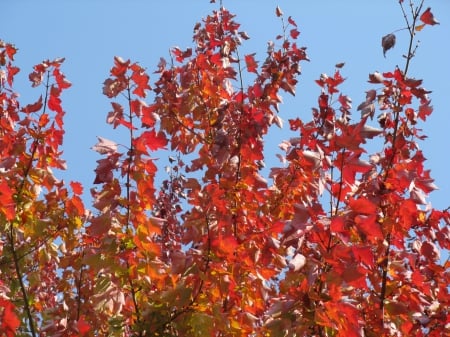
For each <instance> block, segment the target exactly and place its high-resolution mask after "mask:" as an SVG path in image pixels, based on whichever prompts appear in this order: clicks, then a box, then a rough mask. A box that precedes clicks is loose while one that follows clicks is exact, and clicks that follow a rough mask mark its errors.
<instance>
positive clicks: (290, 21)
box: [288, 16, 297, 27]
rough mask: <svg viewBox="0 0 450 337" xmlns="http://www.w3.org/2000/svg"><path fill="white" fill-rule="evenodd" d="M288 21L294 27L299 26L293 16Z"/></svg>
mask: <svg viewBox="0 0 450 337" xmlns="http://www.w3.org/2000/svg"><path fill="white" fill-rule="evenodd" d="M288 22H289V23H290V24H291V25H293V26H294V27H297V24H296V23H295V21H294V19H292V17H291V16H290V17H288Z"/></svg>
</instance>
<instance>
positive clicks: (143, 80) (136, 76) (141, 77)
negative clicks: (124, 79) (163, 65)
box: [131, 64, 151, 98]
mask: <svg viewBox="0 0 450 337" xmlns="http://www.w3.org/2000/svg"><path fill="white" fill-rule="evenodd" d="M131 69H132V70H133V74H132V75H131V79H132V80H133V81H134V83H135V84H136V88H135V89H134V90H133V94H135V95H138V96H139V97H142V98H144V97H146V96H147V94H146V90H151V88H150V85H149V84H148V81H149V80H150V77H149V76H148V75H147V74H146V73H145V71H144V69H142V68H141V67H140V66H138V65H137V64H133V65H132V66H131Z"/></svg>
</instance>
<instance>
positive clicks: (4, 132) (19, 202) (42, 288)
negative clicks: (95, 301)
mask: <svg viewBox="0 0 450 337" xmlns="http://www.w3.org/2000/svg"><path fill="white" fill-rule="evenodd" d="M15 53H16V48H15V47H14V46H13V45H11V44H8V43H5V42H3V41H0V67H2V68H1V69H0V71H1V82H0V107H1V114H0V199H1V206H0V233H1V234H0V252H1V255H0V278H1V279H0V280H1V281H0V282H3V284H6V285H8V287H9V289H8V291H5V294H3V292H2V293H1V294H2V296H3V295H4V297H0V301H1V305H0V306H1V307H2V310H1V311H0V312H1V322H0V323H1V324H0V326H1V332H2V333H3V332H4V333H6V335H7V336H13V335H15V331H16V329H17V328H18V327H19V326H21V327H22V329H26V331H29V332H30V333H31V334H34V335H35V334H36V333H37V331H38V330H39V331H40V332H42V333H47V334H50V335H52V336H57V335H58V331H60V332H61V331H74V334H76V333H78V332H77V331H78V330H77V328H76V320H77V317H76V316H77V312H76V311H75V312H73V313H72V314H71V313H70V310H69V306H71V307H74V305H73V304H74V303H76V295H74V293H73V290H74V289H73V285H74V283H71V282H74V281H73V280H74V278H75V277H76V270H75V269H76V267H75V266H76V264H77V262H76V258H77V246H78V244H77V243H76V242H77V239H76V236H77V233H78V232H79V230H80V228H81V225H82V223H83V218H84V213H85V209H84V204H83V202H82V200H81V193H82V188H81V185H80V184H79V183H77V182H71V184H70V186H71V189H72V191H73V193H71V192H70V189H69V188H68V187H67V186H66V185H65V184H64V182H63V181H60V180H59V179H57V178H56V176H55V175H54V173H53V169H58V170H62V169H65V167H66V165H65V161H64V160H63V159H62V158H61V153H62V151H61V149H60V147H61V145H62V143H63V135H64V124H63V117H64V113H65V112H64V110H63V108H62V106H61V94H62V92H63V91H64V90H66V89H67V88H69V87H70V86H71V84H70V82H68V81H67V80H66V78H65V76H64V74H63V73H62V72H61V70H60V67H61V64H62V62H63V61H64V60H63V59H56V60H53V61H49V60H46V61H43V62H42V63H40V64H38V65H36V66H34V69H33V71H32V73H31V74H30V75H29V79H30V81H31V84H32V87H36V88H38V87H43V92H44V94H43V95H41V96H40V97H39V98H38V99H37V100H36V101H35V102H33V103H30V104H28V105H25V106H23V107H21V106H20V105H19V102H18V95H17V94H16V93H15V92H14V91H13V84H14V76H15V75H16V74H17V73H18V72H19V69H18V68H16V67H14V66H13V65H12V64H13V61H14V55H15ZM3 67H5V68H3ZM5 78H6V81H3V80H4V79H5ZM69 266H70V268H69ZM61 273H62V274H61ZM72 273H73V274H74V275H71V274H72ZM70 276H72V279H70ZM11 280H15V281H14V282H12V283H11ZM61 298H63V300H60V299H61ZM12 303H14V304H15V305H16V306H22V308H21V310H18V308H16V309H15V308H14V306H13V305H12ZM16 314H17V316H16ZM69 317H70V318H69ZM43 318H45V320H46V323H45V324H43V325H42V326H37V322H39V321H40V320H41V319H43ZM49 322H51V324H49ZM74 322H75V323H74ZM25 327H26V328H25Z"/></svg>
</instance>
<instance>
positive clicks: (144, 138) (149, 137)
mask: <svg viewBox="0 0 450 337" xmlns="http://www.w3.org/2000/svg"><path fill="white" fill-rule="evenodd" d="M166 145H167V138H166V135H165V134H164V132H162V131H159V132H156V131H155V130H151V131H145V132H143V133H142V134H141V135H140V136H139V138H138V139H137V140H136V148H137V149H138V150H141V151H145V150H144V149H145V146H147V147H148V148H149V149H150V150H151V151H156V150H159V149H163V148H165V146H166Z"/></svg>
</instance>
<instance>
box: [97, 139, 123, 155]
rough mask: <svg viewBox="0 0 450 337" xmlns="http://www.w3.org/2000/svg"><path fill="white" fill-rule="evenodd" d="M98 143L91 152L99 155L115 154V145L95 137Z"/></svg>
mask: <svg viewBox="0 0 450 337" xmlns="http://www.w3.org/2000/svg"><path fill="white" fill-rule="evenodd" d="M97 139H98V143H97V144H95V145H94V146H93V147H92V150H94V151H96V152H98V153H100V154H108V153H116V152H117V143H115V142H113V141H111V140H108V139H106V138H103V137H99V136H97Z"/></svg>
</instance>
